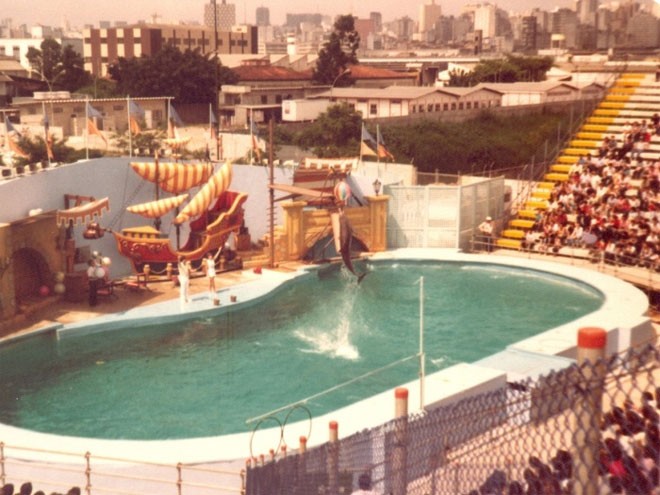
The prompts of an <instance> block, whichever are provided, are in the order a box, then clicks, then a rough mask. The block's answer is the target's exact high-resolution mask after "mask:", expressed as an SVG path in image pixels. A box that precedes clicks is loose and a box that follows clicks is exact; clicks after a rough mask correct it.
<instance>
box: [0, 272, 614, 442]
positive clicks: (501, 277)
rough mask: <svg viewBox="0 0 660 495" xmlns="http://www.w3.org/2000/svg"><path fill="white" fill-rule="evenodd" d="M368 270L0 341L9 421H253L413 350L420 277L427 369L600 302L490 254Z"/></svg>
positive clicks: (51, 428) (40, 426) (84, 431)
mask: <svg viewBox="0 0 660 495" xmlns="http://www.w3.org/2000/svg"><path fill="white" fill-rule="evenodd" d="M365 268H366V269H367V270H368V271H369V272H370V274H369V276H368V277H366V278H365V279H364V281H363V282H362V283H361V284H360V285H357V284H356V282H355V278H354V277H352V276H349V275H348V273H347V272H345V271H344V270H338V269H337V270H332V271H331V272H328V270H325V271H324V273H323V275H322V276H317V275H316V274H309V275H308V276H306V277H301V278H300V279H298V280H296V281H293V282H290V283H289V284H287V285H286V286H285V287H283V288H282V289H281V290H279V291H278V293H277V294H276V295H274V296H273V297H272V298H270V299H268V300H266V301H264V302H263V303H261V304H259V305H258V306H255V307H252V308H247V309H243V310H239V311H232V312H224V313H222V314H220V315H218V316H215V317H211V318H203V319H199V318H197V319H193V320H191V321H189V322H186V323H185V324H183V325H181V324H179V323H171V324H166V325H161V324H155V325H151V326H148V327H144V328H141V329H139V331H135V330H134V329H132V328H130V327H128V328H124V329H122V330H116V331H112V332H104V333H96V334H92V335H86V336H80V337H77V338H71V339H64V340H60V341H58V340H55V339H52V338H50V337H45V336H42V337H39V338H34V339H31V340H29V341H24V342H20V343H17V344H15V345H13V346H7V347H6V348H4V349H0V376H3V381H2V384H0V421H1V422H3V423H8V424H13V425H16V426H20V427H22V428H28V429H31V430H37V431H44V432H50V433H57V434H60V435H75V436H82V437H97V438H130V439H142V440H153V439H168V438H188V437H202V436H211V435H224V434H227V433H236V432H241V431H249V430H250V429H251V428H252V427H253V425H246V423H245V421H246V419H248V418H251V417H255V416H258V415H260V414H262V413H266V412H268V411H270V410H273V409H276V408H279V407H281V406H284V405H286V404H288V403H291V402H295V401H298V400H301V399H304V398H305V397H308V396H311V395H315V394H319V393H321V392H322V391H324V390H326V389H329V388H332V387H335V386H336V385H338V384H341V383H344V382H347V381H349V380H352V379H353V378H355V377H357V376H361V375H365V374H370V373H372V372H373V370H376V369H380V368H383V367H386V366H388V365H389V364H390V363H393V362H395V361H399V360H402V359H404V358H406V357H409V356H413V355H415V354H416V353H417V352H418V348H419V338H418V335H419V330H418V329H419V299H420V296H421V293H420V288H419V280H420V278H421V277H424V299H425V315H424V320H425V336H424V340H425V348H426V356H427V360H426V369H427V371H428V372H433V371H437V370H439V369H442V368H446V367H448V366H450V365H453V364H456V363H459V362H473V361H476V360H477V359H479V358H483V357H485V356H487V355H489V354H492V353H493V352H494V351H499V350H503V349H504V348H505V347H506V346H507V345H509V344H511V343H513V342H515V341H517V340H521V339H523V338H526V337H529V336H531V335H535V334H538V333H540V332H542V331H544V330H547V329H549V328H552V327H555V326H558V325H560V324H563V323H566V322H568V321H571V320H574V319H576V318H578V317H580V316H583V315H585V314H587V313H590V312H592V311H594V310H596V309H597V308H598V307H600V306H601V305H602V302H603V296H602V294H601V293H599V292H598V291H596V290H595V289H593V288H592V287H589V286H587V285H585V284H582V283H579V282H576V281H570V280H569V279H566V278H565V277H560V276H554V275H550V274H544V273H542V272H538V271H531V270H527V269H520V268H511V267H504V266H498V265H495V264H492V265H480V264H471V263H455V262H422V261H413V260H409V261H397V262H386V261H380V262H368V263H366V267H363V268H362V269H365ZM558 308H561V309H562V310H561V311H557V309H558ZM417 371H418V361H417V360H410V361H408V362H405V363H401V364H400V365H399V366H396V367H392V368H391V369H388V370H386V371H383V372H381V373H376V374H373V375H372V376H369V377H368V378H365V379H364V380H361V381H359V382H357V383H355V384H352V385H351V386H348V387H346V388H343V389H342V390H340V391H336V392H334V393H332V394H328V395H324V396H322V397H319V398H317V399H315V400H313V401H310V402H308V403H307V404H306V407H307V408H308V409H309V410H310V412H311V414H312V415H313V416H318V415H320V414H323V413H326V412H328V411H331V410H333V409H338V408H339V407H343V406H346V405H347V404H350V403H351V402H355V401H357V400H360V399H363V398H365V397H368V396H369V395H374V394H375V393H378V392H382V391H383V390H386V389H387V388H391V387H392V386H393V385H396V384H400V383H404V382H406V381H409V380H411V379H413V378H414V377H415V376H416V374H417ZM145 418H148V420H145Z"/></svg>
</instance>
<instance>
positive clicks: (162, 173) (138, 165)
mask: <svg viewBox="0 0 660 495" xmlns="http://www.w3.org/2000/svg"><path fill="white" fill-rule="evenodd" d="M171 165H176V163H167V162H163V163H159V162H131V163H130V166H131V168H132V169H133V171H134V172H135V173H136V174H138V175H139V176H140V177H142V178H143V179H145V180H148V181H149V182H156V181H158V182H162V181H166V180H169V178H170V177H172V175H173V174H174V167H172V166H171Z"/></svg>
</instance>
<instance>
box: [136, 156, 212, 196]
mask: <svg viewBox="0 0 660 495" xmlns="http://www.w3.org/2000/svg"><path fill="white" fill-rule="evenodd" d="M156 166H158V169H156ZM131 168H132V169H133V170H134V171H135V173H137V174H138V175H139V176H140V177H142V178H143V179H145V180H148V181H150V182H156V181H158V185H159V186H160V188H161V189H163V190H164V191H167V192H170V193H172V194H179V193H182V192H184V191H187V190H189V189H191V188H193V187H195V186H198V185H200V184H202V183H204V182H206V181H207V180H208V178H209V177H210V176H211V174H212V173H213V166H212V165H211V164H210V163H176V162H163V163H158V164H156V162H131Z"/></svg>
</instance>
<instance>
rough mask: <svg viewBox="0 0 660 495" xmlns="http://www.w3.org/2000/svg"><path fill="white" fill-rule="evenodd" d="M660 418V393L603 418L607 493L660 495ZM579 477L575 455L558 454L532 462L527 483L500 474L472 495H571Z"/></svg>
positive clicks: (601, 459)
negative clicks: (576, 477)
mask: <svg viewBox="0 0 660 495" xmlns="http://www.w3.org/2000/svg"><path fill="white" fill-rule="evenodd" d="M659 417H660V387H658V388H656V390H655V398H654V396H653V394H652V393H651V392H644V393H643V394H642V398H641V403H640V404H637V405H635V404H634V403H633V402H632V401H631V400H629V399H626V400H625V401H624V402H623V405H622V407H619V406H614V407H612V409H611V410H610V411H608V412H606V413H605V414H604V415H603V419H602V423H601V425H600V429H601V432H602V436H601V438H602V441H601V447H600V456H599V458H598V471H599V474H600V477H601V479H600V480H598V481H597V482H598V483H599V484H601V485H603V486H607V487H608V488H609V490H608V491H607V492H606V493H615V494H618V493H624V494H625V495H658V494H660V489H659V486H660V479H659V468H658V466H659V463H660V432H659V427H660V423H659V419H658V418H659ZM578 455H579V454H578ZM574 474H575V459H574V458H573V455H572V454H571V453H570V452H568V451H566V450H563V449H558V450H557V451H556V452H555V455H554V456H553V457H552V458H550V459H549V461H548V462H547V463H546V462H543V461H542V460H541V459H540V458H539V457H536V456H533V455H532V456H530V457H529V458H528V463H527V466H526V467H525V468H524V470H523V472H522V479H520V480H515V479H513V480H512V479H508V477H507V475H506V473H505V472H504V471H501V470H495V471H493V472H492V473H491V475H490V476H489V477H488V478H487V479H486V481H485V482H484V483H482V484H481V486H479V488H478V489H475V490H472V491H471V492H469V494H468V495H571V494H572V493H575V492H576V490H575V486H574V484H575V482H576V481H575V479H574ZM594 481H596V480H594ZM600 493H605V492H603V491H600Z"/></svg>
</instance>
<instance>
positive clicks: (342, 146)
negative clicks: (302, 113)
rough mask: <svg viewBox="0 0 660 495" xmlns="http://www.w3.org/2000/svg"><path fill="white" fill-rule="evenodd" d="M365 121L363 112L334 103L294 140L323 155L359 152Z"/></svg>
mask: <svg viewBox="0 0 660 495" xmlns="http://www.w3.org/2000/svg"><path fill="white" fill-rule="evenodd" d="M361 125H362V115H361V114H360V113H358V112H356V111H355V110H353V108H351V107H350V106H349V105H345V104H342V105H331V106H329V107H328V110H327V111H326V112H324V113H322V114H321V115H320V116H319V118H318V119H316V121H314V122H313V123H312V124H311V125H309V126H306V127H305V129H304V130H303V131H302V133H301V134H300V135H298V136H297V138H296V139H295V141H294V142H295V143H296V144H297V145H298V146H301V147H303V148H308V149H309V148H311V149H312V151H313V152H314V154H315V155H316V156H318V157H321V158H338V157H341V156H355V155H357V154H358V151H359V149H360V137H361V134H360V133H361Z"/></svg>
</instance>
